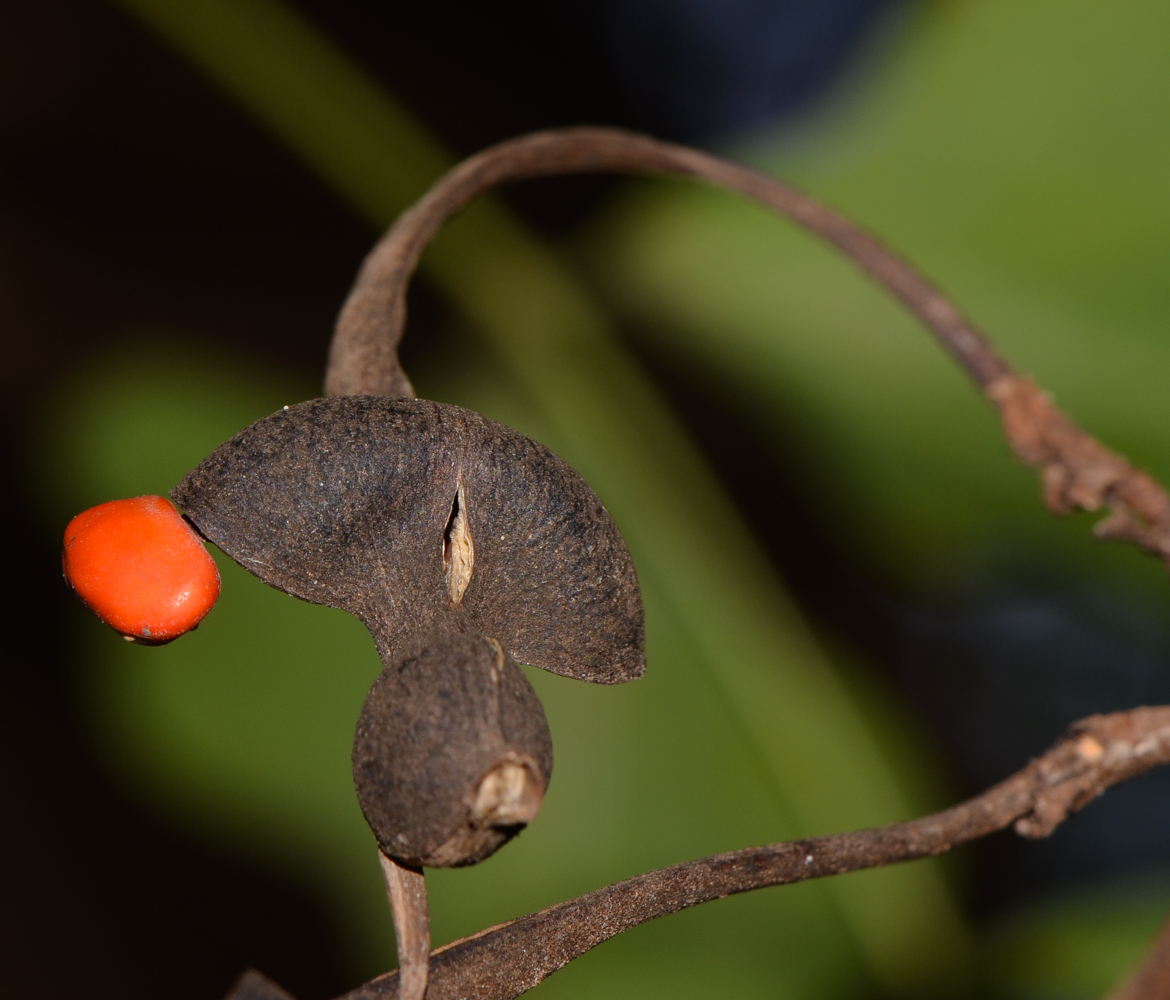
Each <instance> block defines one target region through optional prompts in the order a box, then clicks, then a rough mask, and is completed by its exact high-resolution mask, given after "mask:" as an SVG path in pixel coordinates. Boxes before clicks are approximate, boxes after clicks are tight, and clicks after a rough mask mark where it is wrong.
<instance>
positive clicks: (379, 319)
mask: <svg viewBox="0 0 1170 1000" xmlns="http://www.w3.org/2000/svg"><path fill="white" fill-rule="evenodd" d="M597 172H616V173H631V174H660V173H667V174H684V175H687V176H690V177H695V178H698V179H701V180H705V181H707V182H709V183H711V184H715V185H717V186H719V187H723V188H728V189H730V190H732V191H737V192H739V193H740V194H743V195H746V196H747V197H749V198H753V199H754V200H756V201H758V202H760V203H762V204H764V205H766V206H768V207H769V208H771V209H773V210H774V211H776V212H779V213H780V214H782V215H786V216H788V217H789V218H791V219H793V220H794V221H796V222H798V223H799V224H800V225H802V226H804V227H805V228H806V229H808V230H809V231H810V232H812V233H815V234H816V235H818V236H820V237H822V238H823V239H825V240H827V241H828V242H830V243H832V244H833V245H834V246H836V247H837V248H838V249H839V250H841V251H842V252H843V253H844V254H845V255H846V256H848V257H849V258H850V259H852V260H853V261H854V262H855V263H856V264H858V265H859V266H860V267H861V269H862V270H864V271H865V272H866V273H868V274H869V275H870V276H872V277H873V278H874V279H876V280H877V281H878V282H879V283H880V284H882V285H883V286H884V287H885V288H887V289H888V290H889V291H891V292H892V293H893V294H894V295H896V296H897V297H898V298H899V299H901V300H902V302H903V303H904V304H905V305H906V306H907V307H908V308H909V309H910V311H911V312H913V313H914V314H915V315H916V316H917V317H918V318H919V319H921V320H922V322H923V323H924V324H926V326H927V327H928V328H929V329H930V330H932V331H933V332H934V334H935V336H936V337H937V338H938V340H939V341H940V342H941V343H942V345H943V347H944V348H946V350H947V351H948V352H949V353H950V354H951V356H952V357H953V358H954V359H955V360H956V361H957V362H958V363H959V364H960V366H962V368H963V369H964V371H966V372H967V374H968V375H969V376H970V377H971V378H972V379H973V380H974V382H975V383H976V384H977V385H978V386H979V387H980V389H982V390H983V392H984V393H985V394H986V395H987V396H988V398H990V399H991V400H992V401H993V402H994V403H995V404H996V405H997V406H998V407H999V409H1000V412H1001V414H1002V417H1003V423H1004V431H1005V434H1006V435H1007V438H1008V440H1009V442H1010V443H1011V445H1012V448H1013V449H1014V450H1015V452H1016V454H1017V455H1018V456H1019V457H1020V458H1021V459H1022V460H1023V461H1024V462H1026V463H1027V464H1028V465H1031V466H1033V467H1040V469H1041V470H1042V471H1041V478H1042V480H1043V483H1044V495H1045V499H1046V501H1047V503H1048V506H1049V508H1050V509H1051V510H1053V511H1054V512H1056V513H1068V512H1070V511H1072V510H1075V509H1078V508H1079V509H1083V510H1090V511H1095V510H1100V509H1101V508H1103V507H1105V508H1108V509H1109V511H1110V513H1109V515H1108V516H1107V517H1106V518H1104V519H1103V520H1102V521H1100V522H1099V523H1098V524H1097V527H1096V529H1095V532H1096V534H1097V536H1098V537H1100V538H1110V539H1118V540H1124V541H1129V542H1132V543H1134V544H1135V545H1138V546H1139V547H1140V548H1142V549H1144V550H1145V551H1147V552H1150V553H1152V554H1154V555H1157V556H1159V557H1160V558H1161V559H1163V561H1165V562H1166V563H1167V564H1168V565H1170V495H1167V493H1166V491H1165V490H1164V489H1163V488H1162V487H1161V486H1160V485H1159V484H1158V483H1157V482H1156V481H1155V480H1154V479H1153V477H1151V476H1150V475H1148V474H1147V473H1145V472H1142V471H1140V470H1138V469H1135V468H1134V467H1133V466H1132V465H1131V464H1130V463H1129V462H1128V461H1127V460H1126V459H1125V458H1123V457H1122V456H1121V455H1118V454H1117V453H1116V452H1112V451H1110V450H1109V449H1108V448H1106V447H1105V446H1104V445H1102V444H1100V443H1099V442H1098V441H1097V440H1096V439H1094V438H1093V437H1091V436H1090V435H1088V434H1086V433H1085V432H1084V431H1082V430H1081V429H1080V428H1079V427H1078V426H1077V425H1076V424H1075V423H1074V422H1073V421H1072V420H1071V419H1070V418H1069V417H1068V416H1066V415H1065V414H1064V413H1062V412H1061V411H1060V410H1059V409H1057V407H1056V406H1055V405H1054V404H1053V403H1052V400H1051V399H1050V398H1049V397H1048V396H1047V395H1046V394H1045V393H1044V392H1043V391H1042V390H1041V389H1040V388H1039V387H1037V386H1036V385H1035V384H1034V383H1033V382H1032V381H1031V380H1030V379H1027V378H1022V377H1020V376H1019V375H1017V374H1016V373H1015V372H1013V371H1012V369H1011V368H1010V367H1009V366H1008V364H1007V363H1006V362H1005V361H1004V360H1003V359H1002V358H1000V357H999V355H998V354H996V353H995V351H994V350H993V349H992V347H991V345H990V344H989V343H988V341H987V338H986V337H984V336H983V334H981V333H980V332H979V331H978V330H977V329H976V328H975V327H974V326H973V325H972V324H971V323H970V322H969V321H967V320H966V319H965V318H964V317H963V316H962V314H961V313H960V312H959V311H958V310H957V309H956V308H955V307H954V306H953V305H952V304H951V303H950V302H949V301H948V300H947V298H946V297H945V296H944V295H943V294H942V293H941V292H939V291H938V289H936V288H934V287H933V286H932V285H931V284H930V283H929V282H928V281H926V280H925V279H924V278H923V277H921V276H920V275H919V274H918V273H917V272H916V271H915V270H914V269H913V268H912V267H911V266H910V265H909V264H907V263H906V262H905V261H903V260H902V259H901V258H900V257H898V256H897V255H896V254H895V253H893V252H892V251H891V250H889V249H888V248H887V247H885V246H884V245H883V244H882V243H881V242H880V241H879V240H878V239H877V238H876V237H874V236H872V235H870V234H869V233H867V232H865V231H864V230H863V229H861V228H860V227H858V226H856V225H854V224H853V223H852V222H850V221H849V220H848V219H846V218H844V217H843V216H841V215H839V214H837V213H836V212H834V211H833V210H832V209H829V208H827V207H825V206H824V205H822V204H820V203H819V202H817V201H816V200H815V199H813V198H810V197H809V196H808V195H805V194H803V193H802V192H800V191H798V190H796V189H795V188H793V187H791V186H790V185H788V184H786V183H784V182H783V181H779V180H776V179H775V178H773V177H769V176H767V175H766V174H762V173H760V172H759V171H756V170H752V169H750V168H748V167H744V166H742V165H740V164H738V163H733V162H731V161H730V160H725V159H722V158H720V157H717V156H712V155H710V154H708V153H704V152H701V151H700V150H696V149H690V148H688V147H685V146H678V145H673V144H671V143H665V142H660V141H658V140H656V139H651V138H649V137H648V136H642V135H636V134H633V133H629V132H624V131H621V130H618V129H607V128H578V129H564V130H556V131H549V132H537V133H534V134H532V135H528V136H523V137H521V138H519V139H513V140H511V141H508V142H503V143H500V144H499V145H497V146H492V147H491V148H489V149H486V150H484V151H483V152H481V153H479V154H477V155H476V156H473V157H471V158H469V159H467V160H465V161H463V163H461V164H460V165H459V166H457V167H455V168H454V169H453V170H451V171H450V172H449V173H448V174H447V175H446V176H445V177H443V178H442V179H441V180H440V181H439V182H438V183H437V184H435V186H434V187H432V188H431V190H430V191H429V192H428V193H427V194H426V196H424V197H423V198H422V199H421V200H420V201H419V202H418V203H416V204H415V206H414V207H413V208H411V209H410V210H408V211H407V212H405V213H404V214H403V215H402V216H401V217H400V218H399V220H398V221H397V222H396V223H395V224H394V226H393V227H392V228H391V229H390V231H389V232H387V234H386V235H385V236H384V237H383V238H382V239H381V240H380V241H379V243H378V244H377V245H376V246H375V247H374V249H373V250H372V251H371V252H370V254H369V256H368V257H367V258H366V260H365V263H364V264H363V266H362V270H361V272H360V274H359V275H358V279H357V281H356V283H355V284H354V287H353V290H352V291H351V293H350V296H349V298H348V300H347V301H346V303H345V306H344V307H343V309H342V311H341V315H340V317H339V319H338V322H337V329H336V331H335V333H334V338H333V344H332V346H331V349H330V356H329V367H328V370H327V373H326V380H325V386H326V391H327V392H328V393H329V394H330V395H341V394H347V393H379V394H384V395H392V396H413V394H414V392H413V389H412V388H411V386H410V382H409V380H408V379H407V377H406V375H405V373H404V372H403V371H402V368H401V366H400V365H399V363H398V353H397V349H398V343H399V341H400V340H401V337H402V330H403V326H404V324H405V322H406V289H407V286H408V284H409V283H410V278H411V276H412V275H413V273H414V270H415V268H416V267H417V265H418V260H419V257H420V256H421V254H422V251H423V249H424V248H425V247H426V245H427V244H428V243H429V242H430V240H431V238H432V237H433V236H434V235H435V234H436V233H437V232H438V230H439V228H440V227H441V226H442V224H443V223H444V222H445V221H446V220H447V219H449V218H451V216H453V215H455V214H456V213H458V212H459V211H461V210H462V209H463V208H465V207H466V206H467V205H468V204H469V203H470V202H471V201H472V200H474V199H475V198H476V197H478V196H479V195H480V194H483V193H484V192H486V191H488V190H490V189H491V188H494V187H497V186H499V185H501V184H508V183H512V182H515V181H520V180H525V179H529V178H534V177H547V176H553V175H559V174H575V173H597Z"/></svg>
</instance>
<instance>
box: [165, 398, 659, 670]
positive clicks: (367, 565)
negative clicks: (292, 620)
mask: <svg viewBox="0 0 1170 1000" xmlns="http://www.w3.org/2000/svg"><path fill="white" fill-rule="evenodd" d="M171 495H172V497H173V498H174V500H175V502H176V503H177V504H178V505H179V507H180V508H181V509H182V510H183V511H184V513H185V514H186V515H187V516H188V517H189V518H190V519H191V521H192V522H194V523H195V524H196V525H197V526H198V528H199V530H200V531H201V532H202V533H203V534H204V535H205V536H206V537H207V538H209V539H211V541H213V542H215V544H216V545H218V546H219V547H220V548H221V549H222V550H223V551H224V552H226V553H227V554H228V555H229V556H231V557H232V558H233V559H235V560H236V561H237V562H238V563H240V565H242V566H244V567H245V568H246V569H248V570H250V571H251V572H253V573H255V574H256V575H257V576H259V577H260V578H261V579H262V580H264V581H265V582H267V583H269V584H271V585H273V586H275V587H278V588H280V589H281V590H284V591H286V592H288V593H290V594H294V595H295V596H297V597H301V598H304V599H305V600H308V601H313V602H315V603H318V604H329V605H332V606H333V607H338V608H342V609H344V610H346V611H349V612H351V613H352V614H354V615H356V616H357V617H358V618H360V619H361V620H362V621H363V622H364V623H365V625H366V627H367V628H369V630H370V632H371V633H372V634H373V636H374V638H375V640H376V641H377V643H378V646H379V650H380V652H381V653H382V655H383V661H384V662H385V661H386V659H387V657H393V656H394V655H395V651H396V650H399V649H403V648H406V647H407V646H408V645H409V644H410V642H411V641H412V640H413V638H414V637H415V636H417V635H422V634H427V633H430V632H433V631H436V630H441V629H446V628H467V629H470V630H474V631H476V632H479V633H480V634H482V635H489V636H494V637H495V638H496V639H498V640H499V642H500V643H501V644H503V646H504V647H505V648H506V649H507V650H508V651H509V652H510V653H511V654H512V655H513V656H515V657H516V659H517V660H519V661H521V662H523V663H531V664H534V665H536V666H539V667H543V668H544V669H546V670H551V671H553V672H555V673H559V674H564V675H566V676H569V677H576V678H579V679H581V680H589V681H598V682H601V683H607V684H614V683H620V682H622V681H626V680H631V679H633V678H635V677H639V676H641V674H642V672H643V669H644V653H643V646H644V634H643V611H642V600H641V594H640V593H639V590H638V581H637V576H636V574H635V572H634V566H633V562H632V560H631V559H630V555H629V552H628V550H627V549H626V546H625V543H624V541H623V540H622V537H621V534H620V533H619V532H618V530H617V527H616V526H615V525H614V523H613V520H612V518H611V517H610V516H609V513H608V512H607V511H606V509H605V507H604V506H603V505H602V503H601V501H600V500H599V499H598V497H597V496H596V494H594V493H593V491H592V490H591V489H590V488H589V487H588V486H587V485H586V484H585V482H584V481H583V480H582V479H581V477H580V476H578V475H577V474H576V473H575V472H574V471H573V470H572V469H571V468H570V467H569V466H568V465H567V464H566V463H565V462H564V461H562V460H561V459H559V458H557V456H555V455H554V454H552V452H550V451H549V450H548V449H547V448H545V447H543V446H542V445H540V444H538V443H537V442H535V441H533V440H531V439H529V438H526V437H525V436H524V435H522V434H518V433H517V432H516V431H513V430H511V429H509V428H507V427H504V426H502V425H501V424H497V423H494V422H493V421H490V420H488V419H486V418H484V417H481V416H480V415H479V414H477V413H474V412H472V411H470V410H464V409H461V408H460V407H457V406H448V405H445V404H442V403H432V402H429V401H427V400H417V399H390V398H387V397H382V396H338V397H332V398H329V399H315V400H310V401H309V402H307V403H302V404H299V405H297V406H292V407H289V408H288V409H287V410H282V411H280V412H278V413H275V414H273V415H272V416H270V417H266V418H265V419H263V420H260V421H258V422H257V423H255V424H253V425H252V426H251V427H248V428H247V429H245V430H244V431H242V432H241V433H239V434H237V435H236V436H235V437H234V438H232V440H231V441H229V442H227V443H226V444H224V445H223V446H221V447H220V448H218V449H217V450H216V451H215V452H214V453H213V454H212V455H210V456H209V457H208V458H207V459H206V460H205V461H204V462H203V463H202V464H200V465H199V467H198V468H196V469H195V470H194V471H193V472H192V473H191V474H190V475H188V476H187V478H186V479H184V480H183V482H182V483H180V484H179V485H178V486H177V487H175V489H174V490H173V491H172V494H171Z"/></svg>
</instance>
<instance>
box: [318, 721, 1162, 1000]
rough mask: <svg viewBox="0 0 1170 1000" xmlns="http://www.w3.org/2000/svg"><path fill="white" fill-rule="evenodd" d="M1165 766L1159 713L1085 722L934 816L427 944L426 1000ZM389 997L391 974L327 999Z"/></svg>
mask: <svg viewBox="0 0 1170 1000" xmlns="http://www.w3.org/2000/svg"><path fill="white" fill-rule="evenodd" d="M1165 763H1170V706H1167V707H1158V708H1138V709H1134V710H1133V711H1131V712H1116V713H1113V714H1111V715H1093V716H1090V717H1089V718H1087V719H1083V720H1082V721H1080V722H1078V723H1076V724H1075V725H1073V726H1072V727H1071V728H1070V730H1069V732H1068V733H1067V734H1066V735H1065V736H1064V737H1063V738H1062V739H1061V740H1060V741H1059V742H1057V743H1056V745H1055V746H1053V748H1052V749H1051V750H1049V751H1048V752H1047V753H1045V754H1044V755H1043V756H1042V757H1039V758H1037V759H1036V760H1034V761H1032V762H1031V763H1030V764H1029V765H1028V766H1027V767H1025V768H1024V769H1023V770H1022V771H1019V772H1017V773H1016V774H1014V775H1012V776H1011V777H1010V778H1008V779H1007V780H1006V781H1003V782H1000V784H998V785H996V786H995V787H993V788H991V789H989V790H988V791H986V792H984V793H983V794H982V795H979V796H977V797H976V798H973V799H970V800H968V801H967V802H964V803H962V804H960V805H957V806H955V807H954V808H952V809H948V810H946V811H945V812H941V813H936V814H934V815H932V816H926V817H923V818H922V819H916V820H911V821H910V822H908V823H895V824H892V825H890V826H884V827H878V828H875V829H872V830H860V831H857V832H854V833H842V834H833V835H831V836H827V837H814V838H811V839H808V840H798V841H790V842H787V843H781V844H769V845H767V846H764V847H749V848H746V849H744V850H740V851H732V852H730V853H728V854H720V855H716V856H715V857H711V858H702V859H700V860H698V861H690V862H686V863H685V864H681V865H674V866H672V867H670V868H662V869H659V870H658V871H653V872H648V873H646V874H645V875H639V876H637V877H635V878H631V879H626V880H625V881H623V882H617V883H614V884H613V885H610V886H607V887H606V888H604V889H599V890H597V891H596V892H591V893H588V894H587V895H584V896H580V897H578V898H577V899H572V900H569V901H567V902H564V903H560V904H558V905H556V906H551V907H549V908H548V909H546V910H541V911H539V912H538V913H533V914H530V915H529V916H527V917H521V918H520V919H518V920H512V921H510V922H508V923H505V924H500V925H498V926H496V927H491V928H488V929H487V930H484V931H481V932H480V933H478V934H473V935H472V936H470V937H467V938H463V939H462V940H460V941H455V942H453V943H452V944H449V945H446V946H444V947H442V948H438V949H436V950H435V951H434V952H432V953H431V961H430V982H429V985H428V988H427V997H428V1000H457V998H470V997H474V998H476V1000H511V998H512V997H516V996H519V995H520V994H521V993H523V992H525V991H526V990H529V989H531V988H532V987H533V986H535V985H536V984H537V983H539V982H540V981H541V980H542V979H544V978H545V977H547V976H549V975H551V974H552V973H553V972H556V970H557V969H560V968H562V967H563V966H564V965H566V964H568V963H569V962H571V961H572V960H573V959H574V958H577V957H578V956H580V955H582V954H584V953H585V952H586V951H588V950H589V949H590V948H593V947H595V946H596V945H598V944H601V943H602V942H603V941H606V940H608V939H609V938H611V937H614V936H615V935H617V934H620V933H622V932H623V931H626V930H629V929H630V928H632V927H636V926H638V925H639V924H642V923H645V922H646V921H647V920H653V919H654V918H655V917H662V916H666V915H667V914H669V913H674V912H676V911H678V910H682V909H685V908H686V907H689V906H695V905H697V904H699V903H705V902H708V901H709V900H713V899H720V898H722V897H724V896H730V895H732V894H733V893H738V892H748V891H750V890H752V889H760V888H764V887H766V886H773V885H785V884H789V883H793V882H803V881H806V880H808V879H813V878H822V877H824V876H826V875H839V874H842V873H844V872H850V871H857V870H860V869H863V868H877V867H880V866H883V865H888V864H895V863H897V862H901V861H911V860H913V859H915V858H923V857H928V856H931V855H935V854H942V853H944V852H946V851H949V850H951V849H952V848H954V847H957V846H959V845H960V844H965V843H968V842H970V841H972V840H977V839H979V838H980V837H985V836H987V835H988V834H990V833H994V832H995V831H997V830H1002V829H1005V828H1007V827H1008V826H1012V825H1013V824H1014V827H1015V830H1016V832H1017V833H1020V834H1021V835H1023V836H1025V837H1046V836H1048V834H1050V833H1051V832H1052V831H1053V830H1054V829H1055V828H1056V827H1057V826H1058V825H1059V824H1060V823H1061V822H1063V821H1064V820H1065V819H1067V818H1068V817H1069V816H1070V815H1072V814H1073V813H1074V812H1076V811H1078V810H1079V809H1082V808H1083V807H1084V806H1086V805H1087V804H1088V803H1089V802H1091V801H1092V800H1093V799H1094V798H1096V797H1097V796H1098V795H1100V794H1101V793H1102V792H1104V791H1105V790H1106V789H1108V788H1110V787H1111V786H1113V785H1115V784H1117V783H1118V782H1121V781H1125V780H1127V779H1128V778H1132V777H1135V776H1136V775H1139V774H1142V773H1144V772H1145V771H1148V770H1150V769H1151V768H1154V767H1156V766H1158V765H1160V764H1165ZM397 996H398V973H397V971H395V972H390V973H388V974H386V975H384V976H381V977H379V978H377V979H374V980H372V981H371V982H369V983H366V984H365V985H364V986H361V987H359V988H358V989H356V990H353V991H352V992H350V993H347V994H345V996H344V997H343V998H339V1000H388V998H391V997H395V998H396V997H397ZM1145 996H1146V995H1142V997H1143V1000H1144V997H1145ZM1124 1000H1138V995H1137V994H1135V995H1134V996H1133V997H1128V996H1127V997H1125V998H1124Z"/></svg>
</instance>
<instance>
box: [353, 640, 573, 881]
mask: <svg viewBox="0 0 1170 1000" xmlns="http://www.w3.org/2000/svg"><path fill="white" fill-rule="evenodd" d="M353 774H354V783H355V784H356V786H357V793H358V800H359V801H360V802H361V807H362V811H363V812H364V813H365V816H366V820H367V821H368V822H369V824H370V827H371V829H372V830H373V831H374V835H375V836H376V837H377V839H378V844H379V845H380V846H381V848H382V851H383V852H384V853H385V854H387V855H388V856H390V857H392V858H394V859H395V860H396V861H398V862H399V863H400V864H404V865H415V866H417V865H429V866H432V867H436V868H444V867H449V866H452V865H468V864H474V863H475V862H477V861H481V860H483V859H484V858H486V857H487V856H488V855H490V854H492V853H493V852H494V851H495V850H496V849H497V848H499V847H500V846H501V845H502V844H504V843H505V842H506V841H507V840H509V839H510V838H511V837H513V836H514V835H515V834H516V833H517V832H519V831H520V830H521V829H522V828H523V827H524V826H525V825H526V824H528V823H529V822H530V821H531V820H533V819H534V818H535V817H536V814H537V812H538V811H539V810H540V805H541V802H542V801H543V800H544V792H545V788H546V787H547V786H548V779H549V776H550V775H551V774H552V737H551V736H550V735H549V731H548V723H547V722H546V721H545V717H544V710H543V709H542V708H541V705H540V701H539V700H538V699H537V697H536V692H535V691H533V690H532V687H531V685H530V684H529V683H528V680H527V679H526V678H525V676H524V674H523V673H521V672H520V668H519V667H517V666H516V662H515V660H513V659H512V657H511V656H509V655H508V654H507V653H506V652H505V651H504V649H503V648H502V647H501V646H500V644H499V643H498V642H496V641H495V640H493V639H485V638H483V637H481V636H478V635H474V634H471V633H459V632H456V633H440V634H437V635H432V636H429V637H428V638H426V639H424V640H422V641H421V642H418V643H417V644H415V645H414V646H413V647H412V649H411V650H410V651H409V652H408V653H407V654H406V655H405V656H404V657H402V658H401V659H397V658H396V661H395V662H391V663H388V664H387V665H386V667H385V669H384V670H383V671H382V673H381V675H380V676H379V677H378V679H377V680H376V681H375V682H374V685H373V687H372V688H370V693H369V695H368V696H367V698H366V703H365V705H364V706H363V708H362V712H361V716H360V717H359V719H358V724H357V735H356V736H355V738H354V745H353Z"/></svg>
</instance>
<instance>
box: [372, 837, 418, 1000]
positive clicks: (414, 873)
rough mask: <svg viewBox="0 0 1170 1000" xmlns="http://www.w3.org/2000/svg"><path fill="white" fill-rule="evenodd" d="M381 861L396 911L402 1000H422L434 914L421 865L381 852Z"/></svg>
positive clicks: (391, 905)
mask: <svg viewBox="0 0 1170 1000" xmlns="http://www.w3.org/2000/svg"><path fill="white" fill-rule="evenodd" d="M378 860H379V861H381V863H382V874H383V875H384V876H385V878H386V894H387V895H388V896H389V897H390V910H391V912H392V913H393V914H394V934H395V937H396V938H397V941H398V973H399V983H400V986H401V989H400V990H399V992H400V993H401V994H402V997H401V1000H423V996H424V994H425V993H426V991H427V962H428V960H429V958H430V954H431V917H430V910H429V907H428V905H427V883H426V879H425V878H424V876H423V872H422V869H421V868H408V867H407V866H405V865H400V864H399V863H398V862H397V861H395V860H394V859H393V858H391V857H389V856H388V855H386V854H383V853H382V852H381V851H379V852H378Z"/></svg>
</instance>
